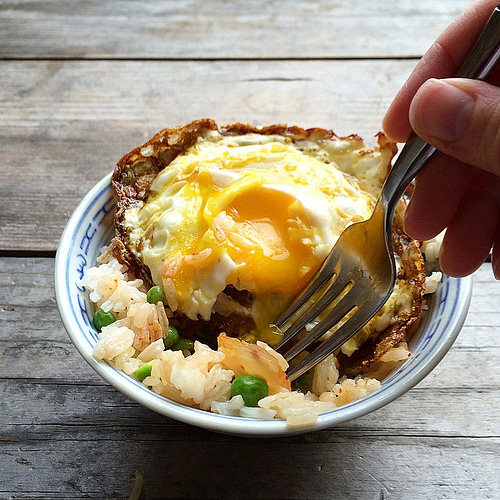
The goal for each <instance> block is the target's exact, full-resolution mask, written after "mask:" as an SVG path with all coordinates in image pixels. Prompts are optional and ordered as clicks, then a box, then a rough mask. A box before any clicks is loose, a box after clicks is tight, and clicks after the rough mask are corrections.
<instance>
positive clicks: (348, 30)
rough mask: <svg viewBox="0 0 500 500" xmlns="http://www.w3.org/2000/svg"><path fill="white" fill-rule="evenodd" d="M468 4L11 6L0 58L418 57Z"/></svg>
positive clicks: (287, 1) (0, 11) (213, 1)
mask: <svg viewBox="0 0 500 500" xmlns="http://www.w3.org/2000/svg"><path fill="white" fill-rule="evenodd" d="M469 3H470V1H467V0H459V1H456V0H455V1H452V0H445V1H440V2H435V1H433V0H420V1H419V2H414V1H413V0H401V1H398V2H397V4H396V3H394V2H382V1H377V2H365V1H363V0H351V1H350V2H330V1H328V0H316V1H314V2H297V1H294V0H280V1H278V0H274V1H267V2H258V1H243V0H237V1H233V2H224V1H222V0H205V1H199V0H198V1H189V2H178V1H174V0H170V1H150V2H119V1H116V0H115V1H107V2H101V1H97V0H91V1H86V2H66V1H64V0H59V1H51V2H25V1H16V2H14V1H10V2H2V3H1V8H0V36H1V38H2V44H0V57H4V58H40V57H41V58H47V57H51V58H106V59H112V58H125V59H129V58H147V59H158V58H159V59H172V58H177V59H224V58H241V59H254V58H266V59H276V58H352V57H361V58H366V57H419V56H421V55H422V54H423V52H424V51H425V50H426V49H427V48H428V47H429V45H430V44H431V42H432V40H434V39H435V38H436V36H437V35H438V34H439V33H440V32H441V31H442V30H443V28H445V27H446V26H447V25H448V24H449V22H450V21H451V20H452V19H453V18H454V17H456V16H457V15H458V14H459V13H460V12H461V11H462V10H463V9H464V8H465V7H466V6H467V5H468V4H469ZM396 5H397V7H396Z"/></svg>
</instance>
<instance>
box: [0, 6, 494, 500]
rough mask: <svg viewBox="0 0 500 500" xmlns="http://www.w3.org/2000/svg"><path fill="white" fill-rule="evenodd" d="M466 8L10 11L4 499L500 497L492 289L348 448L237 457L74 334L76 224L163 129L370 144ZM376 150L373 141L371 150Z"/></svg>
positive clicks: (2, 286) (4, 130)
mask: <svg viewBox="0 0 500 500" xmlns="http://www.w3.org/2000/svg"><path fill="white" fill-rule="evenodd" d="M468 3H469V2H467V1H465V0H464V1H456V0H455V1H451V0H447V1H441V2H435V1H434V0H420V1H419V2H415V1H414V0H404V1H395V0H394V1H385V2H382V1H375V2H363V1H362V0H351V1H350V2H331V1H327V0H315V1H303V2H300V1H295V0H283V1H277V0H276V1H267V2H258V1H252V0H247V1H235V2H224V1H216V0H205V1H203V2H202V1H197V0H192V1H189V2H182V1H178V0H177V1H164V2H116V1H112V2H102V1H97V0H89V1H86V2H80V3H74V2H67V1H63V0H54V1H52V2H38V3H36V2H22V1H14V0H12V1H10V2H2V3H1V7H0V8H1V11H0V56H1V58H2V60H1V61H0V69H1V70H0V145H1V147H0V151H1V161H0V179H1V180H0V334H1V336H0V340H1V343H0V348H1V364H0V377H2V382H1V386H0V388H1V393H2V394H1V400H0V405H1V410H0V432H1V452H0V496H1V497H2V498H126V497H127V496H128V494H129V492H130V490H131V488H132V485H133V477H134V472H135V471H139V472H140V473H142V474H143V476H144V490H143V498H147V499H152V498H276V499H277V498H330V499H331V498H359V499H380V498H395V499H400V498H409V499H419V498H422V499H428V498H464V499H479V498H499V495H500V482H499V477H500V470H499V460H498V452H499V441H498V436H499V421H498V413H499V398H498V388H499V383H500V374H499V370H498V365H499V364H500V356H499V346H500V305H499V304H500V285H498V284H497V283H496V282H495V281H494V279H493V277H492V273H491V269H490V264H484V265H483V266H482V268H481V269H480V270H479V271H478V272H477V273H476V274H475V276H474V280H475V287H474V295H473V299H472V305H471V309H470V312H469V315H468V318H467V321H466V324H465V326H464V328H463V331H462V333H461V335H460V337H459V339H458V341H457V342H456V343H455V345H454V347H453V348H452V349H451V351H450V352H449V353H448V354H447V356H446V357H445V359H444V360H443V361H442V362H441V363H440V365H439V366H438V367H437V368H436V369H435V370H434V372H433V373H432V374H431V375H429V376H428V377H427V378H426V379H425V380H424V381H423V382H422V383H420V384H419V385H418V386H417V387H416V388H414V389H413V390H412V391H410V392H409V393H408V394H406V395H405V396H403V397H401V398H400V399H399V400H397V401H396V402H394V403H392V404H391V405H389V406H388V407H385V408H383V409H381V410H379V411H377V412H376V413H373V414H371V415H368V416H365V417H363V418H360V419H358V420H356V421H353V422H350V423H348V424H345V425H342V426H340V427H338V428H335V429H332V430H325V431H321V432H316V433H312V434H308V435H304V436H299V437H294V438H282V439H262V440H260V439H253V440H251V439H239V438H235V437H227V436H223V435H218V434H214V433H210V432H206V431H203V430H199V429H197V428H194V427H190V426H187V425H184V424H181V423H178V422H175V421H173V420H169V419H168V418H165V417H163V416H160V415H157V414H155V413H153V412H151V411H149V410H147V409H145V408H143V407H141V406H139V405H138V404H136V403H134V402H132V401H130V400H129V399H127V398H126V397H125V396H123V395H122V394H120V393H119V392H117V391H116V390H114V389H113V388H112V387H110V386H109V385H107V384H106V383H104V381H103V380H101V379H100V378H99V377H98V376H97V375H96V374H95V373H94V372H93V371H92V370H91V369H90V367H89V366H87V364H86V363H85V362H84V361H83V359H82V358H81V357H80V356H79V354H78V353H77V352H76V349H75V348H74V347H73V345H72V344H71V342H70V341H69V339H68V337H67V335H66V332H65V331H64V328H63V326H62V324H61V322H60V319H59V315H58V312H57V307H56V304H55V299H54V290H53V267H54V254H55V250H56V247H57V242H58V238H59V236H60V234H61V231H62V228H63V227H64V225H65V223H66V221H67V219H68V216H69V215H70V213H71V212H72V210H73V209H74V208H75V206H76V205H77V203H78V201H79V200H80V199H81V198H82V196H83V195H84V194H85V192H86V191H87V190H88V189H89V188H90V187H91V186H92V185H93V184H94V183H95V182H96V181H97V180H99V179H100V178H101V177H103V176H104V175H105V174H106V173H107V172H109V171H110V170H111V169H112V168H113V166H114V163H115V162H116V161H117V160H118V159H119V158H120V157H121V155H122V154H124V153H125V152H127V151H129V150H130V149H131V148H132V147H134V146H136V145H138V144H139V143H141V142H142V141H144V140H145V139H147V138H148V137H150V136H151V135H152V134H153V133H154V132H155V131H157V130H159V129H160V128H162V127H165V126H173V125H178V124H182V123H185V122H187V121H189V120H191V119H194V118H198V117H206V116H209V117H213V118H215V119H216V120H218V121H219V122H220V123H227V122H232V121H249V122H252V123H254V124H268V123H276V122H288V123H290V124H295V123H296V124H300V125H303V126H313V125H318V126H323V127H329V128H333V129H334V130H336V131H337V133H339V134H348V133H351V132H357V133H359V134H361V135H363V136H365V137H366V138H368V139H370V138H371V137H372V136H373V134H374V133H375V132H376V131H377V130H379V128H380V123H381V119H382V117H383V114H384V111H385V109H386V108H387V106H388V104H389V103H390V101H391V98H392V96H393V95H394V94H395V92H396V91H397V89H398V88H399V87H400V85H401V84H402V83H403V81H404V80H405V78H406V77H407V75H408V74H409V72H410V70H411V69H412V68H413V66H414V65H415V63H416V61H417V59H418V58H419V57H420V56H421V55H422V53H423V52H424V51H425V49H426V48H427V47H428V46H429V44H430V43H431V41H432V40H433V39H434V38H435V37H436V35H437V34H438V33H439V32H440V31H441V30H442V29H443V28H444V27H445V26H446V25H447V24H448V23H449V21H450V20H451V19H452V18H453V17H455V16H456V15H457V14H458V13H459V12H460V11H461V10H463V8H464V7H465V6H466V5H467V4H468ZM370 140H372V142H373V139H370Z"/></svg>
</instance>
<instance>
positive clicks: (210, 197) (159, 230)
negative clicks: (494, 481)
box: [125, 131, 390, 340]
mask: <svg viewBox="0 0 500 500" xmlns="http://www.w3.org/2000/svg"><path fill="white" fill-rule="evenodd" d="M388 159H389V160H390V158H388V157H387V153H386V152H384V151H383V150H367V149H366V147H365V145H364V143H363V142H362V141H361V140H360V139H357V138H352V139H345V140H334V141H333V140H325V139H318V140H314V137H312V138H310V139H309V140H307V141H299V142H293V141H292V140H291V139H289V138H287V137H284V136H281V135H260V134H245V135H239V136H224V135H221V134H220V133H219V132H214V131H211V132H208V133H206V134H205V135H204V136H202V137H200V138H199V139H198V141H197V142H196V143H195V144H194V145H193V146H192V147H191V148H189V149H188V150H186V151H185V153H184V154H181V155H179V156H177V157H176V158H175V159H174V160H173V161H172V162H171V163H170V164H169V165H168V167H167V168H165V169H164V170H163V171H161V172H160V173H159V174H158V175H157V177H156V178H155V180H154V181H153V183H152V184H151V187H150V194H149V196H148V198H147V200H146V201H145V202H144V203H142V204H140V205H137V206H135V207H132V208H129V209H128V210H127V212H126V214H125V226H126V227H127V228H128V229H129V233H128V239H129V242H128V243H129V247H130V248H131V250H132V251H133V252H134V253H135V255H136V256H137V257H139V258H140V259H141V261H142V262H143V263H144V264H145V265H146V266H148V268H149V269H150V271H151V275H152V278H153V281H154V282H155V283H157V284H163V285H166V288H167V290H166V291H167V292H169V293H167V300H168V302H169V304H168V305H169V306H170V308H171V309H172V310H178V311H180V312H182V313H184V314H186V315H187V316H188V317H190V318H191V319H197V318H198V317H199V316H201V317H202V318H204V319H209V318H210V315H211V313H212V312H213V311H214V310H223V311H224V312H225V313H228V312H230V311H231V308H232V306H231V304H232V303H233V302H232V301H231V299H230V298H228V297H225V296H224V298H223V300H221V298H222V296H221V294H222V292H223V290H224V289H225V288H226V286H227V285H233V286H235V287H236V288H239V289H242V288H244V289H249V290H250V291H251V292H252V294H253V295H254V298H255V301H254V305H253V308H252V310H251V311H248V314H252V315H253V316H254V318H261V321H260V322H259V321H256V323H257V327H258V329H260V331H259V332H257V333H258V336H259V337H260V338H262V339H264V340H269V338H266V334H265V332H264V330H265V324H267V323H268V322H269V321H272V319H273V316H274V317H275V316H276V315H277V314H278V313H279V311H280V310H281V309H282V308H283V307H284V306H285V305H286V303H287V302H288V301H289V300H290V299H291V298H293V296H294V295H295V294H296V293H297V291H298V287H299V285H300V286H301V284H303V281H304V280H305V279H306V278H307V277H308V276H310V275H311V274H312V273H313V272H314V270H315V269H312V267H314V265H316V266H319V264H320V263H321V261H322V260H323V259H324V258H325V257H326V255H327V254H328V252H329V251H330V249H331V248H332V247H333V245H334V244H335V242H336V241H337V239H338V237H339V235H340V233H341V232H342V231H343V230H344V229H345V227H347V225H349V224H351V223H353V222H356V221H359V220H363V219H366V218H368V217H369V216H370V214H371V211H372V209H373V205H374V200H375V197H376V195H377V194H378V191H379V190H380V186H381V184H382V181H383V178H384V177H385V173H386V169H387V164H388ZM254 195H255V199H258V200H263V203H269V206H268V211H269V212H275V211H276V212H280V211H281V212H282V213H281V212H280V213H281V215H283V213H284V214H285V216H284V218H282V219H283V220H282V219H280V220H279V221H278V222H279V226H280V227H279V230H278V229H276V231H274V229H275V228H274V227H273V224H274V223H276V220H273V213H270V214H269V217H270V218H269V220H267V221H264V222H263V223H262V224H261V222H260V221H261V219H262V218H259V217H256V218H255V220H249V221H248V225H247V226H245V223H246V221H242V220H240V219H241V217H239V215H238V213H237V212H238V210H235V208H234V207H235V206H239V208H240V211H241V212H244V213H246V214H247V215H248V214H250V219H252V217H251V215H252V210H255V211H256V212H259V211H261V210H262V207H259V206H255V207H252V206H251V205H252V201H251V200H253V199H254V198H252V196H254ZM238 200H243V201H241V203H240V202H239V201H238ZM238 203H240V205H238ZM281 203H284V204H285V205H284V206H281V205H280V206H279V207H278V205H279V204H281ZM287 211H288V212H287ZM234 214H236V215H234ZM287 214H288V215H287ZM288 217H289V218H288ZM234 220H236V221H237V223H236V227H238V228H239V229H238V231H236V232H231V231H230V230H228V229H227V228H228V227H231V224H232V223H234ZM231 221H232V222H231ZM219 222H220V223H222V226H223V225H224V224H225V227H226V233H224V231H223V236H222V239H220V238H221V237H220V236H219V235H218V233H217V227H219V226H220V227H222V226H221V225H220V224H219ZM283 224H285V225H286V226H287V228H286V232H287V235H288V236H287V237H290V239H291V241H292V236H293V245H292V247H293V248H292V247H290V248H286V247H284V246H283V245H281V243H279V241H278V240H279V235H283ZM233 225H234V224H233ZM245 227H247V228H248V231H249V233H248V234H246V233H244V232H242V229H241V228H245ZM259 231H260V232H262V231H264V233H265V232H266V231H268V232H269V237H270V239H271V244H270V246H269V247H266V241H267V240H266V238H264V237H263V238H262V239H259V238H260V236H259V235H260V233H259ZM280 231H281V232H280ZM219 233H220V231H219ZM264 233H263V234H264ZM266 234H267V233H266ZM224 236H226V237H227V239H226V240H224ZM274 237H276V241H278V243H277V244H276V245H274V246H273V238H274ZM217 238H219V239H217ZM207 242H208V243H207ZM204 244H205V247H204ZM245 245H247V246H245ZM259 245H260V246H259ZM280 245H281V246H280ZM235 246H237V247H238V251H235V250H234V247H235ZM245 248H248V261H251V262H253V269H251V270H249V269H248V262H247V261H246V259H244V258H243V257H242V256H244V255H245V251H246V250H245ZM207 249H208V250H210V251H211V252H212V254H211V256H209V257H208V258H207V259H206V262H205V263H204V264H203V265H202V267H200V268H195V269H194V271H193V270H191V269H190V270H189V271H183V270H181V271H177V275H176V274H175V273H174V274H173V275H172V276H174V278H172V279H170V278H169V277H168V276H170V275H169V274H168V272H167V273H166V271H165V262H167V264H168V263H172V262H174V263H177V264H178V265H180V266H181V268H180V269H187V268H184V267H182V266H184V265H185V264H186V262H187V261H186V260H182V259H184V258H185V257H186V256H192V255H195V258H194V259H193V260H195V259H196V258H197V257H196V255H198V254H199V253H200V252H201V254H202V255H203V254H204V252H203V250H207ZM256 249H257V250H256ZM208 250H207V252H206V253H208ZM294 251H298V252H299V255H298V256H297V255H296V256H295V260H293V258H294V256H293V255H290V254H291V253H293V252H294ZM256 252H257V253H259V255H260V252H261V253H262V261H259V260H258V259H257V260H256V258H257V257H256ZM301 252H303V256H304V266H300V265H298V266H297V265H296V266H295V268H290V273H294V274H295V276H291V277H287V276H285V275H286V272H282V275H283V276H284V278H283V279H284V280H285V281H284V282H283V283H281V282H279V279H278V278H276V280H277V281H276V283H274V282H273V279H274V278H275V277H274V276H273V273H272V272H269V269H272V267H269V265H271V264H272V262H270V261H269V259H270V260H271V261H273V259H274V261H275V262H276V263H278V261H280V259H281V260H285V261H286V259H292V261H293V263H295V264H297V263H298V262H301V257H302V253H301ZM231 255H233V258H232V257H231ZM235 255H237V257H238V259H236V260H237V261H235V259H234V256H235ZM188 258H190V257H188ZM176 259H177V260H176ZM179 259H180V260H179ZM179 262H180V263H181V264H179ZM259 262H262V269H263V270H265V271H263V273H264V272H265V273H267V274H266V275H265V276H259V269H258V268H259V267H260V264H258V263H259ZM312 262H314V264H311V263H312ZM256 263H257V264H256ZM177 264H176V265H177ZM169 265H170V264H169ZM172 265H173V264H172ZM172 265H171V266H170V267H172ZM186 265H187V264H186ZM281 265H282V266H284V264H281ZM281 269H282V271H283V269H284V270H285V271H286V269H287V268H286V267H283V268H281ZM183 273H184V274H183ZM182 274H183V275H184V276H185V277H187V279H186V280H185V282H182V283H181V282H180V281H179V279H180V278H179V276H180V275H182ZM252 276H254V277H256V279H255V282H253V281H252V280H251V279H250V278H251V277H252ZM292 278H293V279H292ZM169 280H170V281H169ZM176 280H177V281H176ZM292 281H293V287H291V288H290V289H289V290H288V289H283V287H284V286H285V285H289V284H290V283H292ZM273 283H274V285H276V286H275V289H273ZM218 298H219V300H218ZM221 304H223V307H222V306H221ZM233 305H234V310H235V311H239V312H241V306H240V305H239V304H237V303H235V302H234V304H233ZM214 308H215V309H214ZM221 308H222V309H221Z"/></svg>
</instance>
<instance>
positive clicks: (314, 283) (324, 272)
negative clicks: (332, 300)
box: [274, 251, 338, 328]
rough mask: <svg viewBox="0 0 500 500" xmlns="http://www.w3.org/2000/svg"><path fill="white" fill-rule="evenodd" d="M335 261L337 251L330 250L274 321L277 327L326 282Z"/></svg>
mask: <svg viewBox="0 0 500 500" xmlns="http://www.w3.org/2000/svg"><path fill="white" fill-rule="evenodd" d="M337 261H338V257H337V252H335V251H331V252H330V253H329V254H328V257H327V258H326V260H325V261H324V262H323V265H322V266H321V267H320V268H319V270H318V271H317V272H316V274H315V275H314V276H313V277H312V278H311V280H310V281H309V283H308V284H307V285H306V287H305V288H303V289H302V290H301V292H300V293H299V295H297V297H296V298H295V299H294V301H293V302H292V303H291V304H290V305H289V306H288V308H287V309H286V310H285V312H283V314H282V315H281V316H280V317H279V318H278V319H277V321H276V322H275V323H274V324H275V325H276V326H277V327H278V328H280V327H281V326H283V324H284V323H286V322H287V321H288V320H289V319H290V318H291V317H292V316H293V315H294V314H295V313H296V312H297V311H298V310H299V309H300V308H301V307H302V306H303V305H304V304H305V303H306V302H307V301H308V300H309V299H310V298H311V296H312V295H313V294H314V293H316V292H317V291H318V290H319V289H320V288H321V287H322V286H323V285H324V284H325V283H326V281H327V280H328V278H331V276H332V275H333V274H334V273H335V267H336V264H337Z"/></svg>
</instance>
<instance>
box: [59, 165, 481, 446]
mask: <svg viewBox="0 0 500 500" xmlns="http://www.w3.org/2000/svg"><path fill="white" fill-rule="evenodd" d="M110 179H111V174H110V175H107V176H106V177H105V178H104V179H102V180H101V181H100V182H99V183H98V184H97V185H96V186H94V188H93V189H92V190H91V191H90V192H89V193H88V194H87V196H85V198H84V199H83V200H82V202H81V203H80V204H79V205H78V207H77V209H76V210H75V211H74V213H73V215H72V216H71V218H70V220H69V222H68V224H67V225H66V228H65V230H64V233H63V235H62V237H61V241H60V243H59V248H58V250H57V256H56V267H55V288H56V296H57V304H58V306H59V312H60V314H61V318H62V320H63V323H64V326H65V327H66V330H67V331H68V334H69V336H70V338H71V340H72V341H73V343H74V344H75V346H76V348H77V349H78V351H79V352H80V354H81V355H82V356H83V358H84V359H85V360H86V361H87V362H88V363H89V364H90V366H91V367H92V368H93V369H94V370H95V371H96V372H97V373H98V374H99V375H101V376H102V377H103V378H104V379H105V380H106V381H108V382H109V383H110V384H112V385H113V386H114V387H116V388H117V389H118V390H119V391H121V392H122V393H124V394H126V395H127V396H129V397H130V398H132V399H134V400H135V401H137V402H138V403H141V404H142V405H144V406H146V407H148V408H150V409H151V410H154V411H156V412H158V413H161V414H163V415H166V416H168V417H171V418H174V419H176V420H179V421H181V422H186V423H188V424H192V425H196V426H198V427H203V428H205V429H210V430H213V431H217V432H223V433H227V434H240V435H245V436H279V435H290V434H297V433H301V432H307V431H312V430H318V429H322V428H325V427H332V426H335V425H338V424H341V423H343V422H347V421H348V420H351V419H353V418H356V417H360V416H362V415H366V414H367V413H370V412H372V411H374V410H376V409H378V408H380V407H382V406H384V405H386V404H388V403H390V402H391V401H394V400H395V399H396V398H398V397H399V396H401V395H402V394H404V393H405V392H406V391H408V390H409V389H411V388H412V387H413V386H414V385H416V384H417V383H418V382H420V381H421V380H422V379H423V378H424V377H425V376H426V375H427V374H428V373H429V372H430V371H431V370H432V369H433V368H434V367H435V366H436V365H437V363H438V362H439V361H440V360H441V358H442V357H443V356H444V355H445V354H446V352H447V351H448V349H450V347H451V345H452V344H453V342H454V341H455V339H456V337H457V335H458V332H459V331H460V328H461V327H462V324H463V322H464V320H465V316H466V314H467V310H468V307H469V302H470V297H471V290H472V281H471V279H470V278H462V279H454V278H450V277H448V276H444V279H443V281H442V283H441V284H440V285H439V288H438V290H437V292H436V293H435V294H433V296H431V299H430V300H429V301H428V304H429V310H428V311H427V312H426V314H425V316H424V318H423V319H422V321H421V322H420V325H419V328H418V331H417V332H416V333H415V335H414V336H413V339H412V343H411V350H412V356H411V358H409V359H408V361H406V362H405V363H404V364H403V365H402V366H401V367H400V368H399V369H398V370H397V371H395V372H393V373H392V374H390V375H389V376H388V378H386V379H385V380H384V381H383V383H382V385H381V387H380V389H378V390H376V391H374V392H372V393H370V394H368V395H367V396H366V397H364V398H362V399H360V400H357V401H354V402H353V403H350V404H348V405H346V406H342V407H340V408H337V409H335V410H332V411H329V412H326V413H323V414H321V415H320V416H319V418H318V421H317V423H316V424H315V425H314V426H313V427H308V428H306V429H290V428H289V427H287V424H286V422H284V421H281V420H255V419H249V418H242V417H228V416H222V415H217V414H214V413H209V412H205V411H202V410H197V409H194V408H189V407H187V406H183V405H181V404H178V403H175V402H173V401H170V400H168V399H166V398H164V397H161V396H159V395H157V394H156V393H154V392H153V391H151V390H149V389H148V388H147V387H145V386H144V385H142V384H141V383H139V382H137V381H136V380H134V379H133V378H131V377H129V376H127V375H125V374H124V373H122V372H120V371H118V370H116V369H115V368H113V367H111V366H110V365H108V364H107V363H105V362H100V361H97V360H96V359H94V358H93V357H92V349H93V347H94V345H95V344H96V341H97V333H96V331H95V330H94V328H93V326H92V323H91V317H92V311H93V304H92V303H91V302H90V300H89V298H88V297H87V294H86V293H85V290H84V289H82V288H81V287H80V286H79V285H78V282H79V279H80V278H81V277H82V275H83V272H84V271H85V269H87V268H88V267H92V266H94V265H96V258H97V256H98V255H99V253H100V250H101V248H102V247H103V246H106V245H107V244H108V243H109V241H110V240H111V238H112V236H113V231H114V229H113V214H114V208H115V203H114V199H113V194H112V191H111V187H110ZM419 411H421V408H419V407H418V401H415V414H418V412H419Z"/></svg>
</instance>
